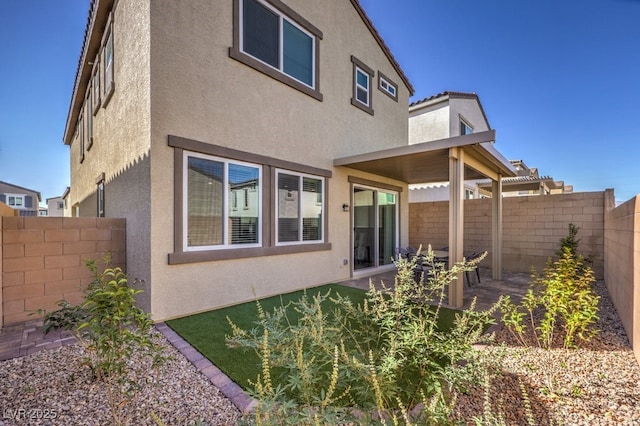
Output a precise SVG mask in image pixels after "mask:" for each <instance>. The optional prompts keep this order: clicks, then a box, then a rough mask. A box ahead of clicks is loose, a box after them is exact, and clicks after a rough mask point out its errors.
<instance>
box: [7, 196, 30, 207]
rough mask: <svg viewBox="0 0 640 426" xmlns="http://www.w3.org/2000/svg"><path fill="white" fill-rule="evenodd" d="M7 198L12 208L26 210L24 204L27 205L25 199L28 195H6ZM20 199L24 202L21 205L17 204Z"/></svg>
mask: <svg viewBox="0 0 640 426" xmlns="http://www.w3.org/2000/svg"><path fill="white" fill-rule="evenodd" d="M11 197H13V203H11V200H10V198H11ZM6 198H7V205H8V206H10V207H12V208H16V209H26V207H25V205H24V203H25V198H26V195H23V194H6ZM17 199H20V200H22V202H21V204H17V203H16V200H17Z"/></svg>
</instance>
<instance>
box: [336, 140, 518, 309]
mask: <svg viewBox="0 0 640 426" xmlns="http://www.w3.org/2000/svg"><path fill="white" fill-rule="evenodd" d="M494 141H495V130H488V131H485V132H479V133H472V134H469V135H464V136H456V137H452V138H447V139H441V140H436V141H430V142H423V143H418V144H412V145H407V146H402V147H398V148H391V149H385V150H381V151H376V152H370V153H365V154H359V155H353V156H349V157H343V158H338V159H335V160H334V162H333V164H334V166H344V167H349V168H352V169H356V170H360V171H364V172H368V173H373V174H376V175H380V176H384V177H388V178H392V179H396V180H399V181H403V182H406V183H408V184H417V183H429V182H443V181H448V182H449V191H450V192H449V200H450V202H449V263H450V265H452V264H453V263H456V262H461V261H462V260H463V257H464V254H463V253H464V243H463V241H464V210H463V203H464V181H465V180H476V179H477V180H480V179H487V178H488V179H490V180H491V187H492V191H491V192H492V194H494V196H493V197H492V211H491V224H492V227H491V228H492V230H491V232H492V246H491V252H492V259H493V264H492V268H491V270H492V279H494V280H498V281H499V280H501V278H502V197H501V196H495V194H501V193H502V178H503V177H513V176H515V175H516V173H515V170H514V168H513V166H512V165H511V163H510V162H509V161H508V160H507V159H506V158H505V157H504V156H503V155H502V154H500V153H499V152H498V151H497V150H496V149H495V147H494V146H493V142H494ZM426 243H428V242H426ZM449 304H450V305H451V306H453V307H458V308H459V307H462V306H463V304H464V282H463V280H462V275H460V276H459V277H458V279H457V280H456V282H455V285H451V286H450V287H449Z"/></svg>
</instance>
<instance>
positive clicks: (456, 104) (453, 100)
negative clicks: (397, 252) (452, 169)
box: [409, 91, 515, 203]
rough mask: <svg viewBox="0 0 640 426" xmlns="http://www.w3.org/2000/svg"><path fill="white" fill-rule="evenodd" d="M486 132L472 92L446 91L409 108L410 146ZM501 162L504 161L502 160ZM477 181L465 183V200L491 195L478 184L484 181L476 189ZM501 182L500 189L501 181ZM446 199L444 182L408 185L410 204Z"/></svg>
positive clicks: (483, 116) (486, 123) (488, 186)
mask: <svg viewBox="0 0 640 426" xmlns="http://www.w3.org/2000/svg"><path fill="white" fill-rule="evenodd" d="M490 129H491V125H490V124H489V120H488V118H487V115H486V113H485V110H484V107H483V106H482V103H481V102H480V98H479V97H478V95H477V94H476V93H466V92H452V91H447V92H442V93H438V94H437V95H433V96H430V97H428V98H424V99H421V100H418V101H415V102H412V103H411V104H410V105H409V143H410V144H416V143H422V142H432V141H437V140H441V139H446V138H451V137H456V136H464V135H470V134H473V133H478V132H485V131H488V130H490ZM502 159H503V161H506V159H504V157H502ZM514 170H515V169H514ZM479 182H480V181H479V180H477V179H474V180H465V182H464V198H465V199H474V198H483V197H487V196H491V181H486V180H485V181H482V182H486V185H485V186H483V188H482V189H480V188H479V187H478V183H479ZM502 182H503V183H502V184H503V186H504V182H505V180H503V181H502ZM503 190H504V188H503ZM449 197H450V187H449V181H448V180H447V181H442V182H420V183H417V184H412V185H409V202H412V203H417V202H424V201H443V200H448V199H449Z"/></svg>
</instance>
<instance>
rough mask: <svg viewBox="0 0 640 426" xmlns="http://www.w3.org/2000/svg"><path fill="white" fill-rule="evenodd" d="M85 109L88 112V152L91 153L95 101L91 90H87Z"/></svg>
mask: <svg viewBox="0 0 640 426" xmlns="http://www.w3.org/2000/svg"><path fill="white" fill-rule="evenodd" d="M84 107H85V110H86V112H87V118H86V120H87V151H89V150H90V149H91V146H92V145H93V101H92V100H91V90H90V89H89V90H87V97H86V99H85V105H84Z"/></svg>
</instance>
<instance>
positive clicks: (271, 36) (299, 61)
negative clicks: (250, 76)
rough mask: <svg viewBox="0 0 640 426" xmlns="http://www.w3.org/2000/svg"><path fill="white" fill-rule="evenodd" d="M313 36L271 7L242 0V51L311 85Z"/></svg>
mask: <svg viewBox="0 0 640 426" xmlns="http://www.w3.org/2000/svg"><path fill="white" fill-rule="evenodd" d="M314 49H315V38H314V37H313V35H312V34H310V33H308V32H307V31H305V30H304V29H303V28H302V27H300V26H299V25H297V24H296V23H295V22H293V21H292V20H290V19H289V18H288V17H286V16H284V15H283V14H282V13H281V12H279V11H278V10H276V9H275V8H273V7H270V6H268V5H267V4H266V3H263V2H261V1H259V0H242V51H243V52H244V53H247V54H249V55H251V56H253V57H254V58H256V59H259V60H260V61H262V62H264V63H265V64H268V65H270V66H272V67H273V68H275V69H277V70H279V71H281V72H283V73H285V74H287V75H288V76H290V77H292V78H295V79H296V80H298V81H300V82H302V83H304V84H306V85H307V86H309V87H311V88H313V87H314V86H315V81H314V72H315V52H314Z"/></svg>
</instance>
